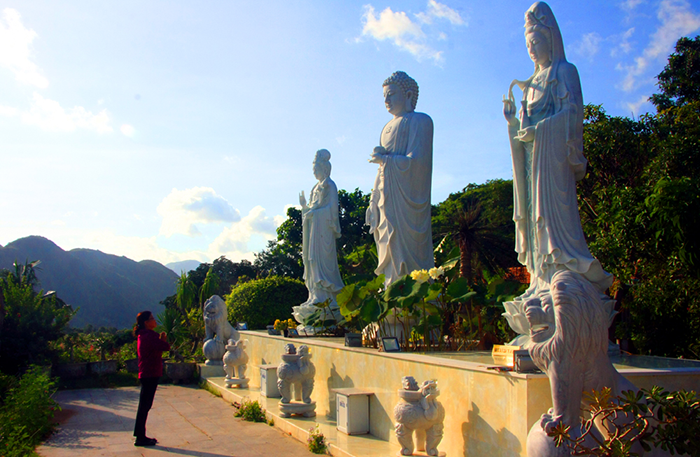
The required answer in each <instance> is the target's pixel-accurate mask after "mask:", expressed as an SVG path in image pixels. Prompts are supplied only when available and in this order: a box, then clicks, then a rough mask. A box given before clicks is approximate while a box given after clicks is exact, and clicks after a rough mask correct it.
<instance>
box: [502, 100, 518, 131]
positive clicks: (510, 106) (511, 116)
mask: <svg viewBox="0 0 700 457" xmlns="http://www.w3.org/2000/svg"><path fill="white" fill-rule="evenodd" d="M516 112H517V110H516V108H515V100H513V99H512V98H510V97H508V98H506V96H505V95H504V96H503V116H504V117H505V118H506V121H508V125H510V126H511V127H517V126H518V124H519V122H518V118H517V117H516V116H515V113H516Z"/></svg>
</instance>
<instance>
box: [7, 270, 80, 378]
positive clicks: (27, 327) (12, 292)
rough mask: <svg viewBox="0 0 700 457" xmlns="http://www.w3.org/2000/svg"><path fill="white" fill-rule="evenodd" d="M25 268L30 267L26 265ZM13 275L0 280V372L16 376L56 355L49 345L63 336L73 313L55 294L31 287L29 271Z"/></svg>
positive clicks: (17, 271)
mask: <svg viewBox="0 0 700 457" xmlns="http://www.w3.org/2000/svg"><path fill="white" fill-rule="evenodd" d="M25 266H29V267H31V265H30V264H29V263H27V264H26V265H25ZM15 273H18V274H19V276H18V275H16V274H12V273H9V272H8V273H6V275H5V277H4V278H0V294H2V300H3V301H4V307H3V308H0V313H1V314H2V315H3V319H2V322H1V324H2V328H1V329H0V330H1V332H0V370H1V371H3V372H5V373H16V372H18V370H19V369H20V368H22V367H25V366H28V365H30V364H46V363H48V362H50V361H51V360H52V358H53V357H54V355H55V352H54V351H52V349H51V348H50V347H49V342H51V341H55V340H57V339H58V338H60V336H61V335H62V333H63V331H64V329H65V328H66V326H67V325H68V322H69V321H70V320H71V318H72V317H73V316H74V315H75V312H74V311H73V309H72V308H71V307H70V306H69V305H66V304H65V303H64V302H63V301H61V300H60V299H59V298H58V297H56V295H55V294H50V295H48V294H47V295H44V294H43V293H42V292H39V293H37V292H35V291H34V288H33V287H32V284H33V282H34V281H33V280H31V277H32V275H33V274H32V273H31V272H29V269H27V268H24V269H21V268H16V272H15Z"/></svg>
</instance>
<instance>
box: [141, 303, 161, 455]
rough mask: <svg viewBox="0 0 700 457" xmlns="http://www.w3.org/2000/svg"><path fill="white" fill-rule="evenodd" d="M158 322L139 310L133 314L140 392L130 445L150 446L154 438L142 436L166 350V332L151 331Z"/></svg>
mask: <svg viewBox="0 0 700 457" xmlns="http://www.w3.org/2000/svg"><path fill="white" fill-rule="evenodd" d="M157 325H158V323H157V322H156V318H155V317H154V316H153V313H151V312H150V311H142V312H140V313H139V314H138V316H136V325H135V326H134V336H135V337H137V338H138V346H137V348H138V349H137V350H138V354H139V381H141V395H140V396H139V409H138V412H137V413H136V425H135V426H134V436H135V437H136V441H134V446H154V445H155V444H156V443H157V442H158V440H156V439H155V438H149V437H147V436H146V419H147V418H148V411H149V410H150V409H151V406H152V405H153V397H155V395H156V389H157V388H158V379H160V377H161V376H162V375H163V358H162V355H163V352H164V351H169V350H170V345H169V344H168V342H167V340H166V337H167V335H166V333H165V332H163V333H161V334H160V335H158V334H157V333H156V332H154V331H153V329H154V328H156V326H157Z"/></svg>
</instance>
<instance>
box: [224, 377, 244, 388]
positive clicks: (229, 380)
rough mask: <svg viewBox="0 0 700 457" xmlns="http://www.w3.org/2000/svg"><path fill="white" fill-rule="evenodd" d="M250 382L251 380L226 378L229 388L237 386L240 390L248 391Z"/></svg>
mask: <svg viewBox="0 0 700 457" xmlns="http://www.w3.org/2000/svg"><path fill="white" fill-rule="evenodd" d="M249 381H250V378H224V382H225V383H226V387H228V388H231V387H233V386H236V387H238V388H240V389H247V388H248V382H249Z"/></svg>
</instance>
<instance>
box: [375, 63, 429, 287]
mask: <svg viewBox="0 0 700 457" xmlns="http://www.w3.org/2000/svg"><path fill="white" fill-rule="evenodd" d="M383 88H384V103H385V105H386V109H387V111H389V113H390V114H392V115H393V116H394V118H393V119H392V120H390V121H389V122H388V123H387V124H386V125H385V126H384V129H383V130H382V133H381V136H380V139H379V144H380V146H377V147H375V148H374V151H373V153H372V155H371V157H370V159H369V161H370V163H376V164H378V165H379V170H378V171H377V177H376V179H375V181H374V188H373V189H372V196H371V198H370V202H369V208H367V214H366V224H367V225H369V227H370V229H369V232H370V233H371V234H373V235H374V242H375V244H376V245H377V257H378V258H379V261H378V265H377V268H376V270H374V272H375V274H377V275H381V274H383V275H384V276H385V284H386V285H389V284H391V283H392V282H393V281H395V280H396V279H398V278H399V277H400V276H403V275H406V274H409V273H410V272H412V271H413V270H421V269H426V270H427V269H430V268H432V267H434V266H435V261H434V259H433V240H432V232H431V227H430V186H431V182H432V174H433V121H432V119H430V116H428V115H426V114H423V113H416V112H415V108H416V102H417V101H418V84H417V83H416V81H415V80H413V78H411V77H410V76H408V75H407V74H406V73H404V72H403V71H397V72H395V73H394V74H392V75H391V76H390V77H389V78H387V79H386V81H384V84H383Z"/></svg>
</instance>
